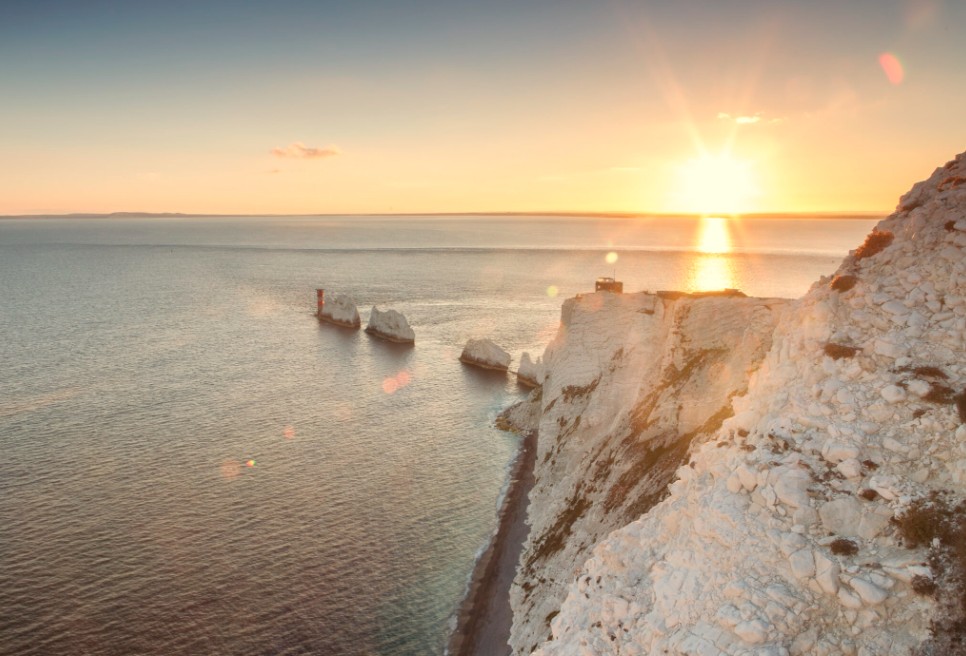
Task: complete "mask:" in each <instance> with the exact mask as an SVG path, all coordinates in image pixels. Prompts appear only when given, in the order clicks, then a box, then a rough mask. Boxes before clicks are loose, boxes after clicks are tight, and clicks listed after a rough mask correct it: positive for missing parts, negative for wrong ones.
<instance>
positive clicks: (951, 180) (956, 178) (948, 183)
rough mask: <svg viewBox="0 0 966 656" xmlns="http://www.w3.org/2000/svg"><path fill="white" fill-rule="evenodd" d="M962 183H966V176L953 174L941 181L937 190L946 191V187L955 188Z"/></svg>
mask: <svg viewBox="0 0 966 656" xmlns="http://www.w3.org/2000/svg"><path fill="white" fill-rule="evenodd" d="M961 184H966V178H964V177H963V176H961V175H953V176H950V177H948V178H946V179H945V180H943V181H942V182H940V183H939V186H938V187H936V190H937V191H945V190H946V189H955V188H956V187H958V186H959V185H961Z"/></svg>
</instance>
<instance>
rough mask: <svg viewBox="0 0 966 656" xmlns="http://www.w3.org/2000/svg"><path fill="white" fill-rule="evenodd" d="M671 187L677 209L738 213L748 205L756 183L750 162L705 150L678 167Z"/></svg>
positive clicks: (755, 190) (692, 212)
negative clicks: (673, 185) (675, 178)
mask: <svg viewBox="0 0 966 656" xmlns="http://www.w3.org/2000/svg"><path fill="white" fill-rule="evenodd" d="M677 173H678V176H677V184H676V187H675V190H674V195H675V206H676V208H678V211H681V212H687V213H690V214H704V215H709V214H742V213H745V212H748V211H750V210H751V209H752V203H753V201H754V198H755V197H756V196H757V195H758V186H757V184H756V180H755V172H754V168H753V166H752V164H751V162H749V161H746V160H740V159H735V158H734V157H732V156H731V155H729V154H726V153H724V154H720V155H712V154H709V153H705V154H703V155H701V156H700V157H697V158H695V159H691V160H688V161H687V162H684V163H683V164H682V165H681V166H679V167H678V171H677Z"/></svg>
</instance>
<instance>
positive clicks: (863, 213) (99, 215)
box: [0, 210, 892, 219]
mask: <svg viewBox="0 0 966 656" xmlns="http://www.w3.org/2000/svg"><path fill="white" fill-rule="evenodd" d="M891 213H892V210H888V211H887V210H882V211H877V210H837V211H829V210H823V211H816V212H788V211H778V212H747V213H739V212H617V211H600V212H579V211H570V210H544V211H541V210H533V211H516V210H512V211H492V212H486V211H471V212H459V211H455V212H299V213H283V214H275V213H193V212H63V213H59V214H51V213H36V214H0V219H33V218H36V219H43V218H51V219H71V218H73V219H110V218H118V219H124V218H132V219H133V218H169V217H170V218H174V217H180V218H190V217H198V218H249V217H263V218H284V217H292V218H295V217H338V216H341V217H374V216H399V217H418V216H428V217H443V216H549V217H571V218H573V217H588V218H626V219H632V218H656V217H660V218H669V219H674V218H700V217H715V218H717V217H721V218H803V217H810V218H839V219H841V218H855V219H860V218H861V219H867V218H869V219H870V218H875V217H877V216H882V217H886V216H888V215H890V214H891Z"/></svg>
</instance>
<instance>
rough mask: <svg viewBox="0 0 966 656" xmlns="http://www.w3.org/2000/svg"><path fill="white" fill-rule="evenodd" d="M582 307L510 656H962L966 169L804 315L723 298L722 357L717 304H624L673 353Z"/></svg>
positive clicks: (541, 454) (590, 299) (536, 506)
mask: <svg viewBox="0 0 966 656" xmlns="http://www.w3.org/2000/svg"><path fill="white" fill-rule="evenodd" d="M597 296H603V295H596V294H595V295H589V296H587V297H584V298H583V299H579V300H573V301H568V302H567V303H566V304H565V306H564V312H563V314H564V322H563V326H562V327H561V331H560V334H559V335H558V337H557V338H556V340H555V341H554V343H553V344H552V345H551V346H550V347H549V348H548V351H547V354H546V355H545V357H544V361H545V363H546V365H547V382H545V384H544V387H543V400H542V404H543V406H542V410H541V414H540V420H539V423H540V442H541V443H540V446H539V449H538V456H537V457H538V459H537V484H536V486H535V488H534V490H533V493H532V494H531V507H530V521H531V524H532V526H533V530H532V532H531V538H530V541H529V542H528V545H527V548H526V550H525V552H524V554H523V556H522V559H521V566H520V570H519V574H518V577H517V580H516V586H515V589H514V591H513V606H514V613H515V617H514V628H513V634H512V637H511V642H512V644H513V645H514V647H515V649H516V651H517V653H521V654H526V653H530V652H531V649H532V647H534V646H538V649H537V653H539V654H543V655H546V656H549V655H551V654H553V655H562V654H611V653H613V654H617V653H620V654H746V653H747V654H776V655H777V654H792V655H795V654H862V655H869V656H871V655H873V654H897V655H898V654H910V653H912V654H917V653H918V654H945V653H957V651H956V650H957V649H959V650H961V644H962V640H963V638H964V636H963V635H962V632H963V628H962V627H963V626H964V625H966V616H964V615H966V613H964V608H966V590H964V582H966V547H964V545H966V501H964V498H966V156H964V155H961V156H959V157H958V158H957V159H956V160H954V161H952V162H950V163H948V164H947V165H946V166H944V167H942V168H940V169H937V171H936V172H935V173H934V174H933V175H932V176H931V177H930V178H929V179H928V180H925V181H923V182H921V183H919V184H917V185H916V186H915V187H913V189H912V190H911V191H910V192H909V193H908V194H906V195H905V196H903V197H902V199H901V201H900V204H899V207H898V209H897V211H896V212H895V213H894V214H893V215H891V216H890V217H888V218H887V219H885V220H884V221H882V222H881V223H880V224H879V225H878V227H877V228H876V229H875V231H874V232H873V233H872V234H871V235H870V236H869V238H868V239H867V240H866V242H865V243H864V244H862V245H861V246H860V247H859V248H858V249H857V250H856V251H854V252H853V253H851V254H850V255H849V256H848V257H847V258H846V259H845V260H844V262H843V263H842V265H841V266H840V268H839V270H838V271H837V272H836V274H835V275H834V276H832V277H830V278H827V279H822V280H819V281H818V282H817V283H816V284H815V285H814V286H813V287H812V289H811V290H810V291H809V293H808V294H807V295H806V296H805V297H803V298H802V299H800V300H798V301H796V302H794V303H793V304H791V305H789V306H785V307H783V308H780V307H778V306H777V305H775V304H773V303H770V302H766V301H757V300H755V299H744V300H742V299H731V300H729V301H728V302H729V303H738V304H749V305H751V304H760V305H759V307H758V308H757V309H753V307H751V306H750V307H749V308H748V309H747V310H746V312H747V314H748V316H749V317H750V318H755V322H754V323H752V324H751V325H752V326H754V327H753V328H752V329H750V330H748V331H746V332H743V331H740V330H737V329H734V330H732V332H731V333H730V338H725V339H722V340H721V342H720V343H721V344H722V347H721V348H722V349H723V352H719V351H717V347H716V346H715V345H714V344H715V342H714V340H715V333H716V332H717V331H723V332H725V333H727V331H728V330H729V329H728V326H729V322H728V321H727V320H723V317H724V314H723V312H724V308H720V309H718V310H717V311H715V312H708V313H707V314H705V315H704V316H703V317H700V318H695V320H693V321H690V320H688V319H687V318H686V319H685V322H682V323H677V322H675V321H674V320H671V321H668V320H666V319H665V320H662V321H660V322H658V321H656V320H655V319H654V317H658V316H659V314H660V313H664V314H665V315H667V314H668V313H671V314H677V313H679V312H684V311H685V310H684V308H687V310H686V312H687V314H688V315H690V314H692V313H694V312H697V311H699V310H698V307H699V304H700V303H702V302H709V301H710V302H715V303H723V302H725V299H703V300H701V301H697V300H693V301H690V302H688V301H686V300H685V301H684V303H683V304H681V303H682V301H681V300H679V301H675V302H674V304H673V306H671V307H669V305H668V304H667V302H666V301H660V302H659V301H656V300H649V299H651V297H647V296H631V297H625V300H624V301H623V302H627V303H635V304H637V306H638V307H637V309H636V310H631V311H632V312H637V313H639V314H640V315H641V316H642V317H647V318H649V319H650V321H651V322H652V323H653V324H654V325H660V326H675V325H680V331H679V334H678V336H676V337H675V336H673V335H672V334H671V333H670V331H667V332H666V333H662V332H661V331H660V330H656V329H655V328H653V327H650V324H649V323H648V321H645V320H643V319H642V320H641V321H640V323H639V324H634V323H633V322H630V321H629V314H628V311H629V308H625V307H624V306H623V305H619V306H614V305H608V304H609V303H611V302H613V301H614V299H615V297H613V296H610V295H608V296H609V298H606V299H597V298H596V297H597ZM678 304H680V305H678ZM595 305H599V308H594V307H593V306H595ZM592 310H593V311H592ZM650 312H653V314H649V313H650ZM699 319H700V320H699ZM776 319H777V327H775V329H774V331H773V332H772V330H771V329H770V327H769V324H771V323H772V322H773V321H775V320H776ZM615 324H617V325H620V326H623V327H624V328H623V329H615V328H614V325H615ZM646 326H647V327H646ZM661 330H664V329H663V328H662V329H661ZM702 330H704V331H705V333H704V334H702V332H701V331H702ZM626 331H631V333H632V334H631V335H626V334H625V332H626ZM707 333H711V334H710V335H709V334H707ZM743 339H747V340H752V341H753V342H757V344H754V345H753V344H751V343H749V344H748V345H743V344H742V341H741V340H743ZM705 340H711V344H710V345H709V346H708V347H706V348H699V347H698V346H697V345H698V344H699V343H704V341H705ZM655 343H656V344H659V345H661V346H660V347H654V346H652V344H655ZM629 349H636V351H638V352H641V351H648V352H650V351H652V350H653V351H655V352H654V353H653V354H651V357H650V358H649V359H648V360H647V361H645V359H644V358H640V357H637V356H635V355H634V353H633V352H631V351H629ZM662 349H669V352H664V351H662ZM574 351H576V353H574ZM759 351H760V352H762V353H767V355H765V356H764V358H763V359H761V358H758V359H757V360H756V359H755V357H751V356H749V357H748V358H746V359H744V360H741V361H740V362H737V361H731V360H727V361H725V360H721V361H718V362H710V361H709V359H717V358H731V357H733V355H731V354H735V353H745V352H748V353H749V354H750V353H752V352H759ZM618 353H619V354H620V357H617V355H616V354H618ZM675 353H681V354H682V355H681V356H680V357H677V358H675V356H674V354H675ZM627 358H631V359H632V361H633V363H634V366H633V367H627V369H626V370H625V369H624V368H623V364H624V361H625V360H626V359H627ZM700 370H703V373H701V371H700ZM742 378H743V379H744V382H742V380H741V379H742ZM682 379H687V380H689V381H690V382H689V383H684V384H683V386H682V383H681V381H682ZM644 380H646V381H649V384H644V383H642V381H644ZM725 389H727V390H728V391H724V390H725ZM664 390H667V393H665V391H664ZM712 390H713V393H712ZM704 398H707V399H714V400H713V401H712V402H711V403H710V406H708V405H705V406H700V405H699V402H700V401H701V400H702V399H704ZM718 403H721V405H720V406H719V407H718V408H714V406H715V405H716V404H718ZM518 414H520V416H524V415H523V414H522V413H518ZM662 426H663V427H666V428H664V429H662V428H661V427H662ZM545 431H546V432H545ZM625 443H626V444H625ZM615 468H619V469H618V471H620V472H621V473H618V474H617V475H616V476H615V475H614V471H615ZM625 471H626V472H629V473H627V474H626V475H625V474H624V473H623V472H625ZM668 483H670V485H667V484H668ZM609 515H616V518H614V519H610V518H609ZM608 523H611V524H613V525H620V528H617V530H614V531H611V532H610V533H609V534H606V535H604V533H605V532H606V530H607V529H605V528H604V527H605V524H608ZM587 554H589V556H590V557H589V558H586V557H585V556H586V555H587ZM568 567H569V569H568ZM560 599H563V602H562V604H561V603H559V602H558V600H560ZM550 634H552V636H551V635H550ZM548 637H550V639H549V640H546V638H548ZM545 640H546V641H545ZM541 643H542V644H541Z"/></svg>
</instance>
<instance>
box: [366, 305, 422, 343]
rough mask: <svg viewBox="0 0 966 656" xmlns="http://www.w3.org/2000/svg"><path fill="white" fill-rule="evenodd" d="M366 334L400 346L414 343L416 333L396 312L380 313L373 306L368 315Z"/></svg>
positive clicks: (386, 311) (404, 318)
mask: <svg viewBox="0 0 966 656" xmlns="http://www.w3.org/2000/svg"><path fill="white" fill-rule="evenodd" d="M366 332H367V333H369V334H371V335H374V336H376V337H381V338H382V339H386V340H389V341H391V342H398V343H401V344H412V343H413V342H415V341H416V333H415V332H413V329H412V328H410V327H409V322H408V321H406V317H404V316H403V315H402V314H401V313H400V312H397V311H396V310H385V311H382V310H379V308H377V307H375V306H373V308H372V311H371V312H370V313H369V325H367V326H366Z"/></svg>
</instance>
